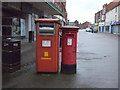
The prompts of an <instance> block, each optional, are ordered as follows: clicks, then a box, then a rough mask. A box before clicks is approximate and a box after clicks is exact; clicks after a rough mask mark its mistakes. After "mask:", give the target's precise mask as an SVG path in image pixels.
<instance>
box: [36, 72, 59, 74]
mask: <svg viewBox="0 0 120 90" xmlns="http://www.w3.org/2000/svg"><path fill="white" fill-rule="evenodd" d="M37 73H38V74H57V73H58V72H37Z"/></svg>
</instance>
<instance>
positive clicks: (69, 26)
mask: <svg viewBox="0 0 120 90" xmlns="http://www.w3.org/2000/svg"><path fill="white" fill-rule="evenodd" d="M61 28H77V29H79V27H77V26H62V27H61Z"/></svg>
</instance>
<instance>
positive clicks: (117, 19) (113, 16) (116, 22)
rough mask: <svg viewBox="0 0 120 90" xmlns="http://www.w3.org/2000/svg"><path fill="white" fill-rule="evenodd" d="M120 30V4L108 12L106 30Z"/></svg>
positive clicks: (111, 31)
mask: <svg viewBox="0 0 120 90" xmlns="http://www.w3.org/2000/svg"><path fill="white" fill-rule="evenodd" d="M119 30H120V5H118V6H116V7H115V8H113V9H112V10H110V11H108V12H107V13H106V20H105V31H106V32H107V31H108V32H110V33H116V34H117V33H118V32H119Z"/></svg>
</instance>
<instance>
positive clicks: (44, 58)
mask: <svg viewBox="0 0 120 90" xmlns="http://www.w3.org/2000/svg"><path fill="white" fill-rule="evenodd" d="M48 56H49V54H48V52H44V57H42V58H41V59H43V60H52V59H51V58H47V57H48Z"/></svg>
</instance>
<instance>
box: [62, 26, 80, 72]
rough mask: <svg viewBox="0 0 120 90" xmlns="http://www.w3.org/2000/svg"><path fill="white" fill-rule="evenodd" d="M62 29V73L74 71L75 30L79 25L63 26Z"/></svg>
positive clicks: (76, 30)
mask: <svg viewBox="0 0 120 90" xmlns="http://www.w3.org/2000/svg"><path fill="white" fill-rule="evenodd" d="M60 29H61V30H62V63H61V72H62V73H76V50H77V32H78V29H79V27H76V26H63V27H61V28H60Z"/></svg>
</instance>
